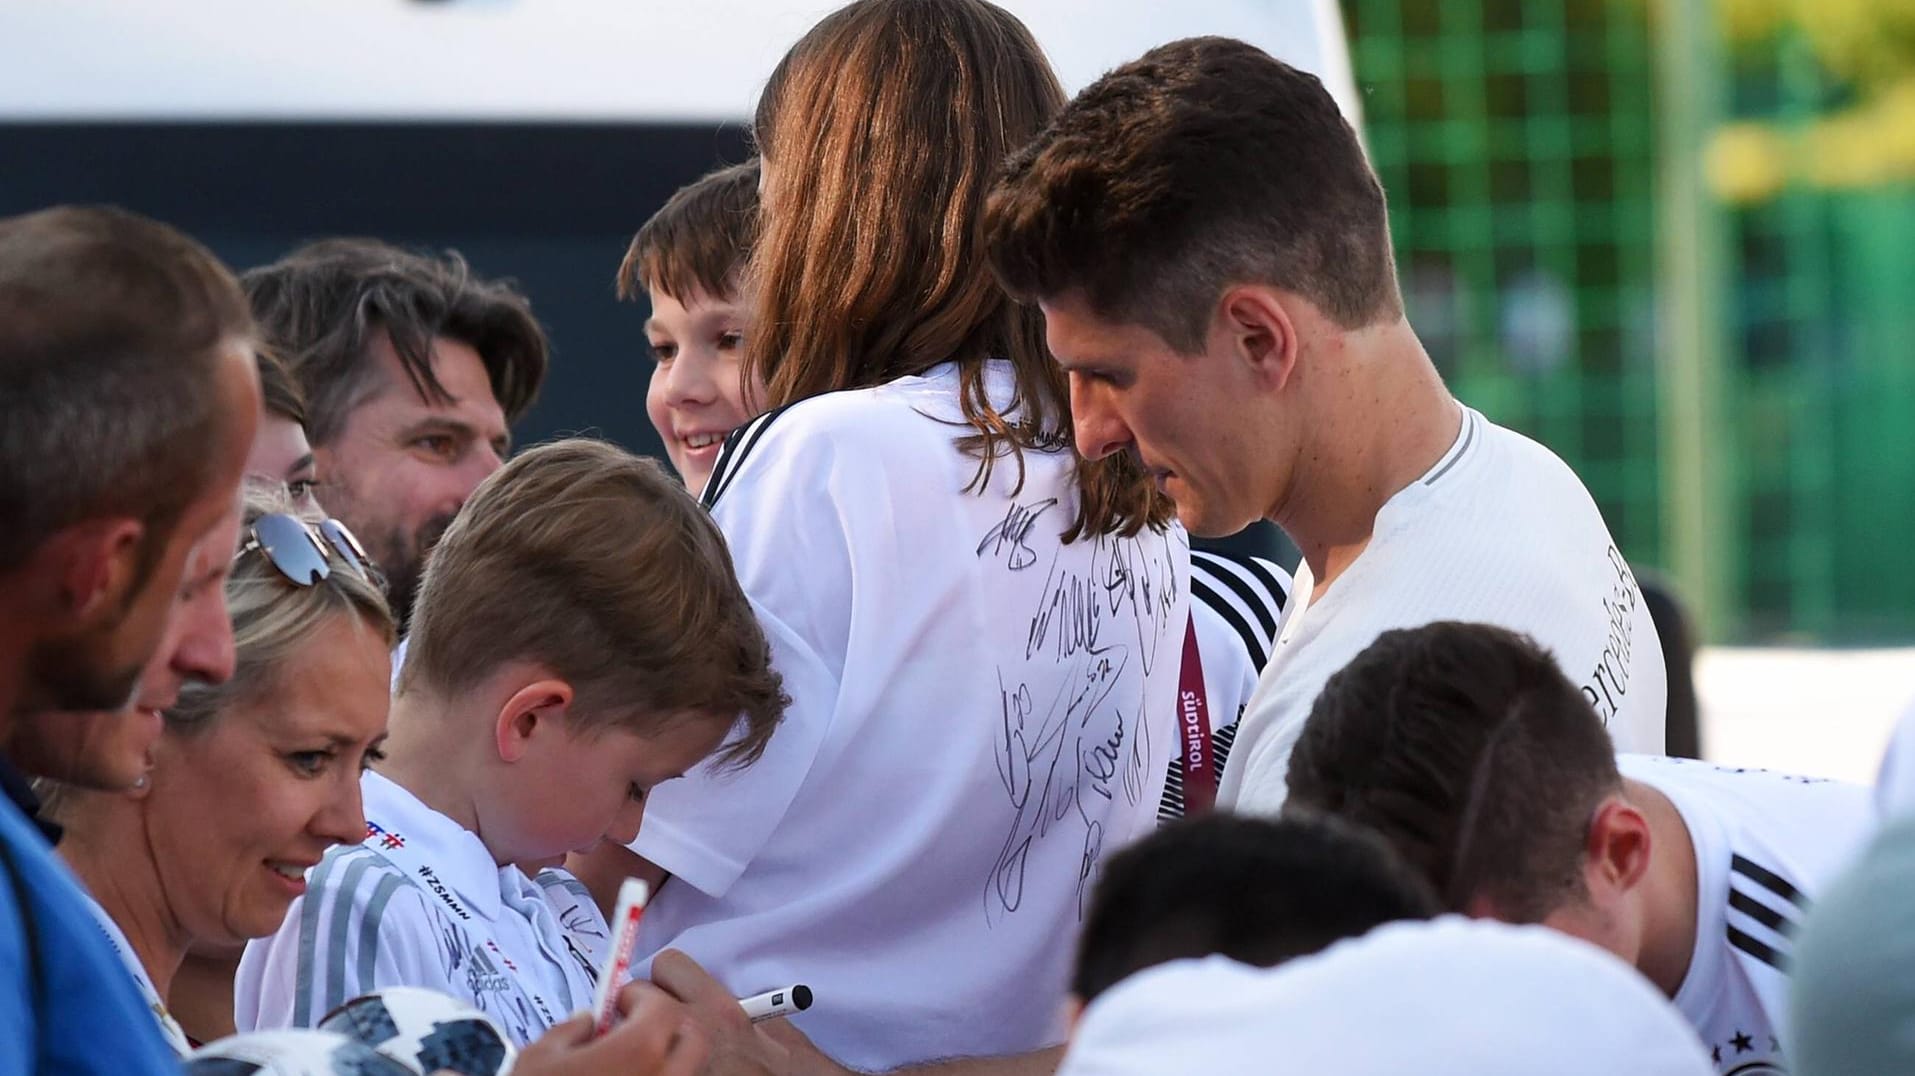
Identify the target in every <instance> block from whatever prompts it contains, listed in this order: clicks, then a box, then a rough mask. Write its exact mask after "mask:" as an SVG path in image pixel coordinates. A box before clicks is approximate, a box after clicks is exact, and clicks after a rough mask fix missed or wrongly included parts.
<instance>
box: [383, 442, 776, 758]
mask: <svg viewBox="0 0 1915 1076" xmlns="http://www.w3.org/2000/svg"><path fill="white" fill-rule="evenodd" d="M513 660H525V661H533V662H537V663H539V664H541V665H544V666H545V667H547V668H549V669H551V670H552V672H553V673H554V675H556V676H558V677H560V678H562V679H563V680H565V681H566V682H567V683H569V684H570V685H571V686H572V689H573V691H574V692H575V695H574V707H573V715H574V716H573V720H574V721H575V722H577V723H578V724H577V725H576V727H577V728H580V729H605V728H610V727H620V728H626V729H629V730H630V731H634V732H640V733H647V734H649V733H652V732H655V731H657V729H658V728H659V727H660V725H661V724H662V723H665V722H667V721H670V720H677V719H679V718H682V717H686V716H693V717H698V716H704V715H707V714H710V715H723V716H724V717H725V718H726V719H727V720H733V719H737V718H739V717H742V719H743V720H742V726H743V728H742V731H741V732H740V733H739V735H738V736H737V737H736V738H735V739H733V740H732V741H731V742H730V743H728V744H727V745H726V746H725V747H724V749H723V750H721V751H720V752H719V754H718V758H719V760H720V761H721V762H722V763H723V764H726V765H745V764H748V763H750V762H752V761H755V760H756V759H757V758H758V756H759V755H760V754H762V753H763V752H764V748H765V742H766V741H767V740H768V739H769V738H770V737H771V733H772V730H773V729H774V728H775V727H776V726H777V724H778V720H779V718H780V717H781V716H783V713H784V707H785V704H786V702H787V701H788V700H787V699H786V698H785V695H784V692H783V690H782V685H781V680H780V678H779V676H778V674H777V673H776V672H774V671H773V670H772V668H771V648H770V645H769V644H768V643H767V642H766V641H765V635H764V632H763V630H762V629H761V628H760V627H759V625H758V619H757V616H756V614H755V613H754V612H753V611H752V607H751V603H750V602H749V601H747V600H746V598H745V593H744V591H743V590H742V589H740V587H739V585H738V579H737V576H736V575H735V574H734V572H733V569H732V563H731V554H730V552H729V551H727V549H726V547H725V540H724V538H723V537H722V536H721V535H720V534H719V532H718V527H717V526H716V525H715V524H713V523H712V520H711V517H710V516H709V515H708V514H706V512H705V510H704V509H702V508H700V507H699V506H698V502H697V501H695V500H693V499H692V497H691V495H690V494H688V493H686V492H685V489H684V487H683V486H681V485H679V484H678V482H677V481H676V480H674V479H673V478H672V477H671V476H670V475H668V474H666V472H665V470H664V469H663V468H662V467H660V466H659V465H658V463H657V462H656V461H653V460H649V459H640V458H639V457H637V456H633V455H631V454H630V453H628V452H626V451H624V450H623V449H620V448H617V447H615V446H613V445H610V444H606V443H604V442H602V441H592V440H586V439H583V438H572V439H568V440H562V441H555V442H552V443H550V444H544V445H540V446H538V447H537V448H534V449H531V450H530V451H528V452H525V453H523V454H521V455H520V456H518V457H517V458H515V459H514V460H512V461H511V462H510V463H507V464H506V465H505V467H504V468H502V469H501V470H499V471H498V472H496V473H494V474H493V475H492V476H491V477H489V478H487V479H486V480H485V482H484V483H482V484H481V485H480V486H479V488H478V490H477V491H475V492H474V493H473V495H472V499H471V500H469V501H467V502H466V505H465V507H464V508H463V509H461V510H460V512H459V515H458V518H457V519H455V520H454V521H453V523H452V526H451V527H450V528H448V529H447V530H446V533H445V537H443V538H441V539H440V540H439V543H438V545H436V546H435V547H434V548H433V550H432V554H431V556H430V557H429V558H428V560H427V563H426V569H425V576H424V579H423V580H422V582H421V584H420V587H419V601H418V615H417V616H416V617H415V618H414V620H413V630H412V635H411V640H410V643H409V649H408V653H407V656H406V664H405V668H404V670H403V671H402V673H401V675H400V680H399V692H400V693H401V694H404V693H405V692H407V691H410V690H412V689H414V688H415V687H417V686H419V685H421V684H425V685H429V686H430V687H431V688H433V689H436V690H438V691H441V692H454V691H458V690H461V689H463V688H465V687H467V686H469V685H471V684H474V683H476V682H478V681H480V680H482V679H484V678H485V677H486V676H487V675H489V674H490V673H492V671H493V670H495V669H497V668H498V667H499V666H500V665H501V664H503V663H505V662H508V661H513Z"/></svg>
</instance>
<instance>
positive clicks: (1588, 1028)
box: [1059, 917, 1711, 1076]
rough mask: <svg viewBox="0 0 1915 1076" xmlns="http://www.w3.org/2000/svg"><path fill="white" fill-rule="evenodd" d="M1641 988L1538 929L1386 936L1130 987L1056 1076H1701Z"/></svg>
mask: <svg viewBox="0 0 1915 1076" xmlns="http://www.w3.org/2000/svg"><path fill="white" fill-rule="evenodd" d="M1710 1071H1711V1069H1710V1066H1709V1062H1708V1058H1707V1057H1706V1056H1704V1054H1703V1051H1702V1049H1701V1047H1700V1046H1699V1045H1698V1044H1697V1043H1696V1040H1695V1037H1694V1036H1693V1035H1692V1034H1690V1031H1689V1028H1688V1027H1687V1026H1685V1025H1684V1024H1683V1022H1682V1018H1681V1017H1680V1016H1679V1015H1677V1013H1676V1011H1675V1010H1674V1009H1673V1008H1671V1007H1670V1005H1669V1003H1668V1001H1666V1000H1664V999H1663V998H1662V997H1661V996H1660V995H1659V994H1657V993H1656V990H1655V988H1654V987H1652V986H1650V985H1649V983H1648V981H1647V980H1645V979H1643V978H1642V976H1640V975H1638V974H1637V973H1636V971H1635V969H1633V968H1631V967H1629V966H1628V965H1627V964H1624V963H1623V962H1621V961H1620V960H1617V959H1616V958H1615V957H1613V956H1610V955H1609V954H1608V953H1606V952H1604V951H1602V950H1600V949H1597V948H1596V947H1594V946H1591V945H1588V944H1586V943H1584V942H1580V941H1577V940H1576V939H1574V938H1570V937H1567V936H1565V935H1561V934H1557V933H1555V932H1553V931H1550V930H1547V929H1544V928H1542V927H1514V926H1507V925H1504V924H1501V923H1492V922H1487V921H1477V920H1468V919H1461V918H1457V917H1446V918H1443V919H1438V920H1434V921H1431V922H1427V923H1424V922H1405V923H1392V924H1389V925H1387V926H1382V927H1378V928H1377V929H1375V930H1373V931H1371V932H1370V933H1368V934H1366V935H1364V936H1363V937H1361V938H1355V939H1351V940H1349V941H1344V942H1339V943H1337V944H1336V945H1333V946H1331V947H1330V948H1329V949H1326V950H1324V951H1323V952H1321V953H1317V954H1314V955H1312V956H1305V957H1299V958H1297V959H1295V960H1291V961H1289V962H1287V963H1284V964H1280V965H1278V966H1277V967H1274V968H1252V967H1248V966H1246V965H1243V964H1237V963H1234V962H1232V961H1230V960H1228V959H1226V958H1224V957H1220V956H1213V957H1207V958H1205V959H1203V960H1181V961H1177V962H1174V963H1170V964H1164V965H1160V966H1158V967H1155V968H1151V969H1148V970H1146V971H1142V972H1139V973H1137V974H1136V975H1133V976H1131V977H1130V978H1128V979H1126V980H1124V981H1123V982H1121V983H1118V984H1117V985H1116V986H1114V987H1112V988H1111V989H1110V990H1109V991H1107V992H1105V993H1104V994H1102V995H1100V996H1099V997H1098V998H1097V999H1096V1000H1095V1001H1093V1002H1092V1003H1091V1005H1090V1007H1089V1008H1088V1009H1087V1010H1086V1011H1085V1014H1084V1019H1083V1021H1082V1022H1081V1023H1080V1024H1079V1025H1078V1027H1077V1033H1076V1035H1075V1036H1074V1037H1073V1040H1072V1042H1071V1047H1070V1051H1069V1052H1068V1053H1067V1054H1066V1056H1065V1058H1064V1064H1063V1067H1062V1068H1061V1069H1059V1076H1145V1074H1150V1076H1156V1074H1158V1073H1204V1074H1206V1076H1234V1074H1239V1073H1241V1074H1245V1076H1248V1074H1252V1073H1256V1074H1262V1073H1299V1074H1302V1073H1308V1074H1310V1076H1403V1074H1407V1073H1436V1074H1440V1076H1534V1074H1536V1073H1549V1074H1550V1076H1624V1074H1626V1076H1707V1074H1708V1073H1709V1072H1710Z"/></svg>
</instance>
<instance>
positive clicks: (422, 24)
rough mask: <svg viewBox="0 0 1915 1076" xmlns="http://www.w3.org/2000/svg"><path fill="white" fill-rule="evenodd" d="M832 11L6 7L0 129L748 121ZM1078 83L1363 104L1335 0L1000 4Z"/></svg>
mask: <svg viewBox="0 0 1915 1076" xmlns="http://www.w3.org/2000/svg"><path fill="white" fill-rule="evenodd" d="M836 6H838V5H837V3H835V2H831V0H689V2H686V0H678V2H671V0H450V2H444V3H420V2H418V0H0V120H18V119H28V120H55V119H62V120H70V119H260V118H287V119H290V118H302V119H312V118H317V119H534V120H548V119H549V120H559V119H567V120H634V119H638V120H644V119H651V120H673V119H677V120H692V121H714V120H724V119H742V118H745V117H747V116H749V115H750V112H751V107H752V104H753V102H754V101H755V99H756V97H757V93H758V89H759V87H760V85H761V84H762V83H763V80H764V78H765V76H766V75H767V74H769V73H770V71H771V69H772V67H773V66H774V65H775V64H776V63H777V60H778V58H779V57H780V56H781V55H783V53H784V51H785V49H786V48H788V47H789V46H790V44H791V43H792V42H793V41H795V40H796V39H797V38H798V37H799V36H800V35H801V34H802V33H803V32H804V31H805V30H806V29H807V28H808V27H809V26H810V25H811V24H812V23H813V22H815V21H816V20H817V18H818V17H819V15H821V14H822V13H824V12H826V11H829V10H831V9H832V8H834V7H836ZM1005 6H1007V7H1008V8H1010V9H1011V10H1012V11H1014V12H1016V13H1017V14H1019V15H1020V16H1021V17H1023V18H1024V20H1025V21H1026V22H1027V23H1028V24H1029V25H1030V27H1031V29H1032V32H1033V33H1034V34H1035V35H1036V36H1037V38H1038V40H1039V42H1040V43H1041V44H1042V45H1043V46H1044V48H1045V50H1046V51H1047V52H1048V53H1049V55H1050V57H1051V59H1052V62H1053V63H1054V64H1055V65H1056V66H1057V69H1058V73H1059V76H1060V77H1061V78H1062V79H1063V81H1064V83H1065V85H1066V87H1067V88H1069V89H1070V90H1072V91H1073V92H1075V91H1076V90H1077V89H1080V88H1081V87H1082V86H1084V85H1085V84H1086V83H1088V82H1089V81H1091V80H1092V79H1094V78H1095V77H1096V76H1097V75H1098V74H1100V73H1101V72H1103V71H1104V70H1106V69H1108V68H1110V67H1112V66H1114V65H1116V64H1118V63H1122V62H1123V61H1125V60H1128V59H1132V58H1134V57H1136V56H1137V55H1139V54H1141V53H1142V52H1143V51H1144V50H1146V49H1147V48H1150V47H1151V46H1153V45H1157V44H1161V43H1163V42H1165V41H1169V40H1174V39H1176V38H1180V37H1188V36H1192V35H1195V34H1212V33H1214V34H1223V35H1227V36H1232V37H1240V38H1243V39H1245V40H1248V41H1251V42H1254V43H1255V44H1257V45H1259V46H1261V47H1263V48H1265V49H1267V50H1269V51H1270V52H1272V53H1274V54H1276V55H1278V56H1281V57H1283V58H1284V59H1286V60H1288V61H1290V62H1292V63H1294V64H1296V65H1298V66H1300V67H1304V68H1306V69H1309V70H1313V71H1316V72H1318V73H1319V74H1320V75H1322V76H1323V77H1324V79H1325V82H1326V83H1327V84H1329V85H1330V86H1331V87H1332V92H1333V93H1335V94H1336V95H1337V96H1338V98H1339V101H1340V102H1342V103H1343V105H1344V108H1345V110H1346V112H1349V113H1350V114H1351V115H1352V116H1355V115H1356V113H1355V112H1354V111H1353V109H1354V108H1355V107H1356V97H1355V93H1354V91H1353V89H1352V85H1351V80H1350V72H1349V58H1348V55H1347V52H1346V50H1345V48H1344V44H1343V41H1344V39H1343V30H1342V25H1341V23H1340V21H1339V18H1338V15H1337V9H1336V5H1335V2H1334V0H1005Z"/></svg>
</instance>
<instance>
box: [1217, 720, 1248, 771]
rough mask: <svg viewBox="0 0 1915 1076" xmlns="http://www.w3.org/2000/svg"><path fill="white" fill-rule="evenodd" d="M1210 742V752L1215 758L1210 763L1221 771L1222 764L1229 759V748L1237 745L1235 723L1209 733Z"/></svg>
mask: <svg viewBox="0 0 1915 1076" xmlns="http://www.w3.org/2000/svg"><path fill="white" fill-rule="evenodd" d="M1240 719H1241V718H1239V720H1240ZM1210 744H1211V747H1210V752H1211V754H1212V755H1213V756H1214V757H1215V759H1216V761H1215V762H1213V763H1212V765H1213V766H1215V767H1216V770H1217V772H1218V773H1222V772H1223V768H1224V766H1225V765H1226V764H1227V763H1229V761H1230V749H1231V748H1232V747H1235V746H1237V726H1236V723H1235V722H1232V723H1231V724H1228V725H1225V726H1224V727H1223V728H1220V729H1218V730H1217V731H1215V732H1213V733H1211V734H1210Z"/></svg>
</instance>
